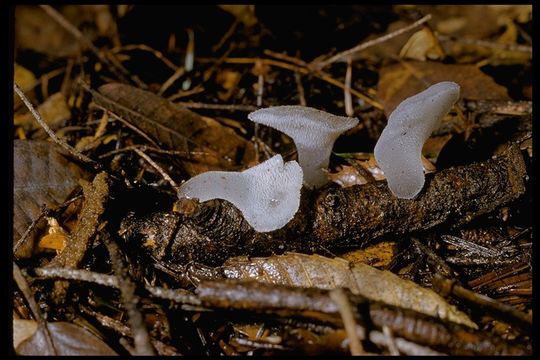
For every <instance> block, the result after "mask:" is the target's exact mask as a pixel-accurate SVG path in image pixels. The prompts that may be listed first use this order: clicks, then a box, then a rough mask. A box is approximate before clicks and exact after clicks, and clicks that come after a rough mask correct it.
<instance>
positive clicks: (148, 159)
mask: <svg viewBox="0 0 540 360" xmlns="http://www.w3.org/2000/svg"><path fill="white" fill-rule="evenodd" d="M133 151H135V152H136V153H137V154H138V155H139V156H140V157H142V158H143V159H144V160H146V161H147V162H148V163H149V164H150V165H152V167H153V168H154V169H156V170H157V171H158V172H159V173H160V174H161V176H162V177H163V178H164V179H165V180H167V181H168V182H169V184H170V185H171V186H172V188H173V189H174V190H175V191H176V190H178V184H177V183H176V182H175V181H174V180H173V179H172V178H171V177H170V176H169V174H167V173H166V172H165V170H163V169H162V168H161V166H159V165H158V164H156V162H155V161H154V160H152V159H151V158H150V156H148V155H146V154H145V153H144V152H142V151H141V150H139V149H137V148H135V149H133Z"/></svg>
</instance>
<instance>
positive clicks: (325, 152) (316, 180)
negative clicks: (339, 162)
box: [248, 106, 358, 188]
mask: <svg viewBox="0 0 540 360" xmlns="http://www.w3.org/2000/svg"><path fill="white" fill-rule="evenodd" d="M248 118H249V119H250V120H251V121H253V122H255V123H259V124H263V125H266V126H270V127H272V128H274V129H277V130H279V131H281V132H283V133H285V134H287V135H288V136H290V137H291V138H292V139H293V141H294V144H295V145H296V149H297V151H298V163H299V164H300V166H301V167H302V170H303V171H304V183H305V184H306V185H307V186H308V187H312V188H319V187H321V186H323V185H324V184H326V183H327V182H328V178H327V176H326V173H325V171H324V170H326V169H327V167H328V164H329V162H330V154H331V153H332V147H333V146H334V142H335V141H336V139H337V138H338V137H339V136H340V135H341V134H342V133H344V132H345V131H347V130H349V129H352V128H353V127H355V126H356V125H357V124H358V119H356V118H349V117H345V116H336V115H332V114H329V113H326V112H324V111H321V110H317V109H314V108H310V107H305V106H274V107H270V108H266V109H260V110H257V111H254V112H252V113H250V114H249V115H248Z"/></svg>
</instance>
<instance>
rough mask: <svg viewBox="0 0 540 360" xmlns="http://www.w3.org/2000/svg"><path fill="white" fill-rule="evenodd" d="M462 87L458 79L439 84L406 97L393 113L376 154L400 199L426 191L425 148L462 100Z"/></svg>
mask: <svg viewBox="0 0 540 360" xmlns="http://www.w3.org/2000/svg"><path fill="white" fill-rule="evenodd" d="M459 90H460V88H459V85H458V84H456V83H454V82H449V81H444V82H440V83H437V84H435V85H432V86H430V87H429V88H427V89H426V90H424V91H422V92H421V93H419V94H416V95H414V96H411V97H409V98H407V99H405V100H404V101H403V102H402V103H400V104H399V105H398V106H397V107H396V109H395V110H394V111H393V112H392V114H390V117H389V118H388V124H387V125H386V127H385V128H384V130H383V132H382V134H381V136H380V138H379V140H378V141H377V144H376V145H375V150H374V155H375V159H376V160H377V163H378V165H379V167H380V168H381V169H382V171H383V172H384V175H385V177H386V180H387V182H388V187H389V188H390V190H391V191H392V193H393V194H394V195H396V196H397V197H398V198H402V199H412V198H414V197H415V196H416V195H418V193H419V192H420V190H422V187H423V186H424V181H425V179H424V171H423V166H422V160H421V155H422V147H423V145H424V142H425V141H426V140H427V139H428V137H429V136H430V135H431V133H432V132H433V131H434V130H435V129H437V127H438V126H439V125H440V122H441V120H442V118H443V117H444V116H445V115H446V114H447V113H448V111H450V109H451V108H452V106H453V105H454V104H455V102H456V101H457V100H458V99H459Z"/></svg>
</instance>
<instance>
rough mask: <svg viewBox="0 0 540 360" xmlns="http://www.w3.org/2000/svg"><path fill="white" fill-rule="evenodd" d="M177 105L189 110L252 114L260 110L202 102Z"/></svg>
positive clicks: (182, 102)
mask: <svg viewBox="0 0 540 360" xmlns="http://www.w3.org/2000/svg"><path fill="white" fill-rule="evenodd" d="M175 104H176V105H180V106H183V107H186V108H188V109H204V110H228V111H246V112H251V111H255V110H257V109H259V108H258V107H257V106H254V105H235V104H207V103H201V102H190V101H178V102H175Z"/></svg>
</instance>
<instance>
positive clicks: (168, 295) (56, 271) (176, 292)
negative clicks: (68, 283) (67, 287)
mask: <svg viewBox="0 0 540 360" xmlns="http://www.w3.org/2000/svg"><path fill="white" fill-rule="evenodd" d="M34 272H35V273H36V275H38V276H39V277H42V278H60V279H65V280H77V281H85V282H89V283H94V284H98V285H103V286H108V287H112V288H116V289H118V288H120V283H119V279H118V277H117V276H115V275H106V274H101V273H97V272H93V271H88V270H78V269H67V268H59V267H54V268H34ZM144 287H145V289H146V290H147V291H148V292H149V293H150V294H152V295H153V296H155V297H157V298H160V299H165V300H171V301H174V302H176V303H179V304H188V305H194V306H196V305H200V301H199V299H198V298H197V297H196V296H195V295H193V294H192V293H190V292H189V291H187V290H184V289H165V288H162V287H159V286H150V285H145V286H144Z"/></svg>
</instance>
